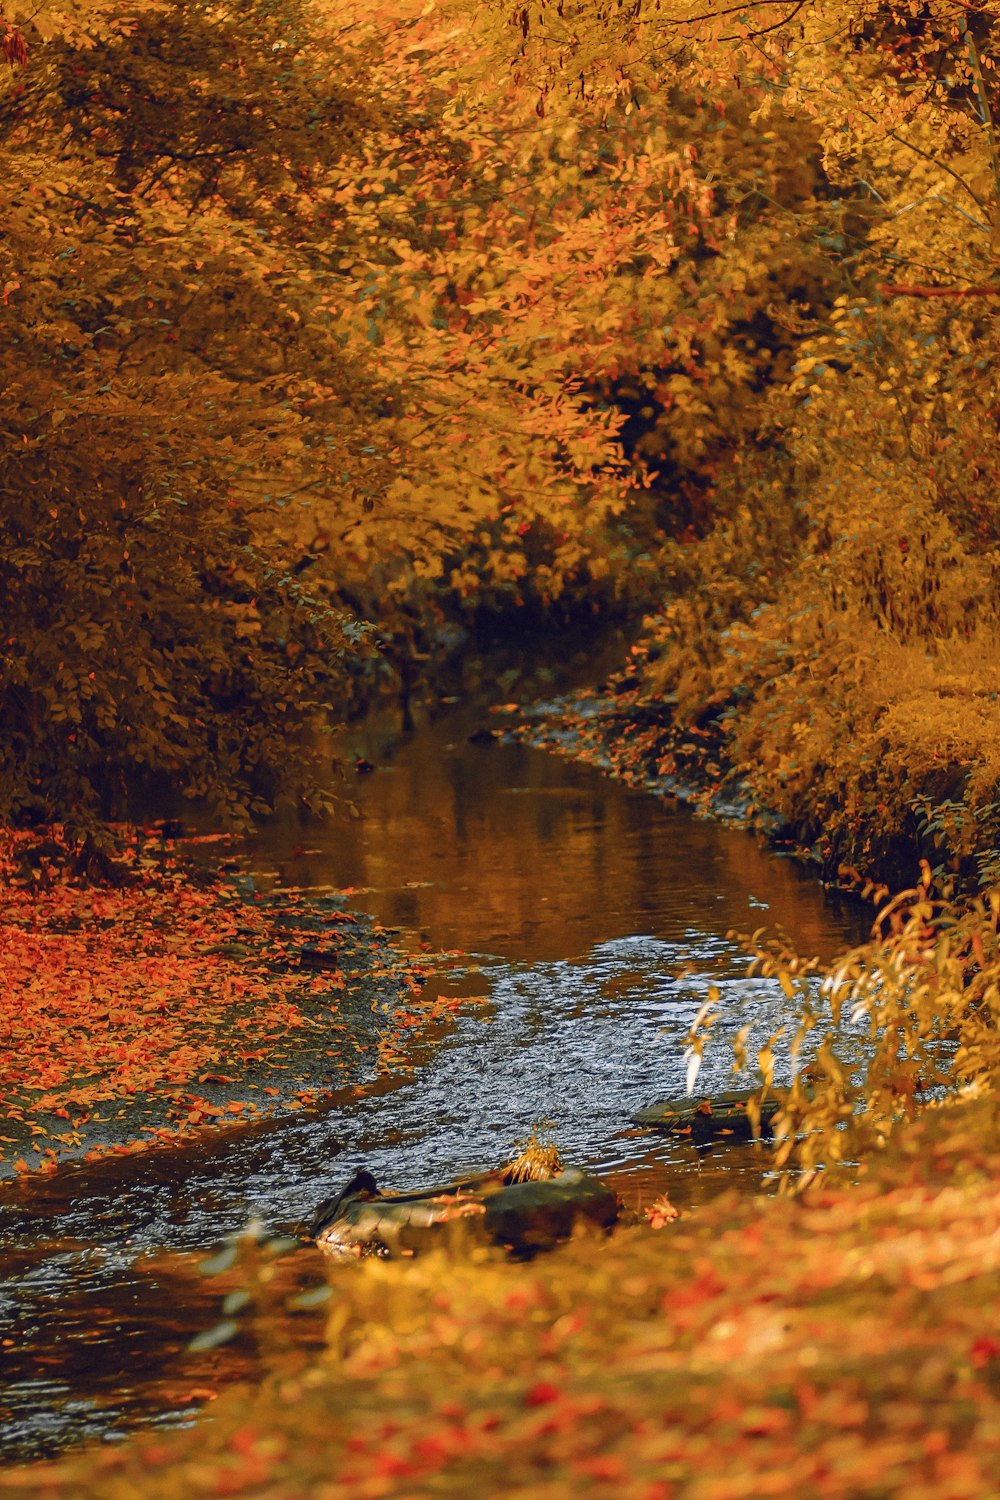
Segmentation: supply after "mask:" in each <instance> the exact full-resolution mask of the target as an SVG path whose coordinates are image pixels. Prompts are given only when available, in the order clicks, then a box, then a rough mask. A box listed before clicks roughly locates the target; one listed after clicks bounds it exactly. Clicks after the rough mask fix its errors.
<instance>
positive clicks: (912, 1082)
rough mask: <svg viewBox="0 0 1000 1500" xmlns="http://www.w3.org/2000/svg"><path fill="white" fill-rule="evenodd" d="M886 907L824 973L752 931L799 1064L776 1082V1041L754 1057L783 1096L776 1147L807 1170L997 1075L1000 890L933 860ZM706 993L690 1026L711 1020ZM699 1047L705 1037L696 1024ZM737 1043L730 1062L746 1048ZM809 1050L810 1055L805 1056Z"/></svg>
mask: <svg viewBox="0 0 1000 1500" xmlns="http://www.w3.org/2000/svg"><path fill="white" fill-rule="evenodd" d="M924 870H925V880H924V883H922V884H921V885H920V886H919V887H918V888H916V889H914V890H908V891H903V892H901V893H899V894H898V895H897V896H895V897H893V898H892V900H888V899H886V893H885V892H884V890H882V891H879V892H877V893H876V895H877V896H878V898H879V899H880V902H881V904H880V909H879V912H878V915H877V917H876V920H875V924H874V926H873V929H872V936H871V939H870V940H869V941H868V942H867V943H865V944H863V945H862V946H861V947H859V948H856V949H854V950H853V951H852V952H850V953H848V954H846V955H844V956H843V957H842V958H841V959H840V960H838V962H837V964H836V965H835V966H834V967H832V968H831V969H829V970H827V971H826V972H825V973H824V974H823V977H822V979H821V980H819V978H818V972H817V971H818V966H817V964H816V962H815V960H811V961H805V960H803V959H802V958H800V957H799V956H798V955H796V954H795V953H794V951H793V950H792V949H791V948H790V946H789V945H788V943H787V941H785V940H784V939H783V938H781V937H780V936H779V937H772V938H765V936H764V935H763V933H756V934H754V936H753V938H750V939H747V940H746V943H747V947H748V949H749V951H750V953H751V955H752V961H751V965H750V973H753V974H760V975H761V976H764V977H768V978H774V979H776V980H777V981H778V983H779V984H780V985H781V987H782V989H783V991H784V992H785V994H786V996H787V997H788V999H789V1000H790V1001H792V1002H793V1006H794V1009H795V1012H796V1015H795V1017H794V1018H793V1019H792V1020H791V1021H790V1023H789V1027H788V1029H789V1031H790V1032H791V1033H792V1034H793V1039H792V1043H791V1055H792V1059H793V1066H796V1069H797V1070H796V1073H795V1076H794V1078H793V1080H792V1083H791V1085H790V1086H789V1087H787V1088H781V1087H777V1088H776V1087H775V1079H774V1050H773V1041H774V1040H775V1039H772V1042H771V1043H769V1044H768V1045H767V1046H766V1047H765V1048H764V1049H763V1050H762V1051H761V1052H760V1053H759V1054H758V1057H757V1066H758V1068H759V1070H760V1073H761V1075H762V1080H763V1088H764V1096H765V1097H766V1096H767V1095H768V1094H772V1096H774V1097H777V1099H778V1100H779V1101H780V1105H781V1108H780V1112H779V1114H778V1116H777V1117H776V1120H775V1122H774V1126H773V1129H774V1135H775V1159H776V1162H777V1164H778V1165H779V1166H782V1167H784V1166H786V1165H788V1164H789V1163H794V1165H795V1166H796V1167H797V1168H800V1169H802V1170H804V1171H806V1172H808V1171H809V1170H810V1169H812V1168H813V1167H815V1166H816V1165H817V1164H820V1165H829V1164H831V1163H836V1162H840V1161H851V1160H858V1159H859V1158H860V1159H863V1158H865V1157H866V1156H867V1155H868V1154H869V1153H870V1152H871V1151H873V1150H874V1149H877V1148H878V1147H881V1146H884V1145H885V1142H886V1140H887V1138H888V1136H889V1135H890V1133H891V1132H892V1130H893V1128H894V1127H895V1126H896V1125H897V1124H898V1123H899V1122H900V1121H903V1120H907V1119H912V1118H913V1116H914V1115H915V1114H917V1113H918V1112H919V1111H920V1110H921V1109H928V1108H933V1107H935V1106H936V1105H937V1103H939V1102H940V1100H941V1099H942V1098H947V1097H955V1096H956V1095H960V1096H962V1097H966V1098H974V1097H977V1096H981V1095H984V1094H989V1093H993V1094H995V1093H996V1091H997V1087H998V1084H1000V940H998V935H997V930H998V922H1000V891H997V890H992V891H990V892H989V893H988V894H987V895H984V896H982V897H977V898H975V899H973V900H971V901H962V902H956V901H955V900H954V899H953V898H952V897H951V896H950V895H947V894H945V895H938V894H935V893H934V891H933V889H932V887H931V885H930V870H929V868H928V867H927V866H926V865H925V867H924ZM709 1009H710V1008H709V1007H706V1011H705V1013H704V1015H703V1016H702V1017H701V1018H699V1025H698V1026H696V1028H695V1030H696V1031H700V1030H701V1028H702V1027H703V1025H704V1023H705V1022H706V1021H709V1022H710V1016H709ZM692 1041H693V1045H694V1047H695V1049H696V1055H698V1056H700V1049H701V1046H702V1044H703V1038H702V1037H693V1038H692ZM743 1050H744V1049H742V1048H738V1050H737V1057H736V1065H737V1067H744V1066H745V1065H746V1063H747V1061H748V1059H747V1058H746V1057H745V1056H743V1055H742V1054H743ZM806 1058H808V1059H809V1061H808V1065H806Z"/></svg>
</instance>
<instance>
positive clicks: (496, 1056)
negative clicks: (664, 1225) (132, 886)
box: [0, 712, 863, 1457]
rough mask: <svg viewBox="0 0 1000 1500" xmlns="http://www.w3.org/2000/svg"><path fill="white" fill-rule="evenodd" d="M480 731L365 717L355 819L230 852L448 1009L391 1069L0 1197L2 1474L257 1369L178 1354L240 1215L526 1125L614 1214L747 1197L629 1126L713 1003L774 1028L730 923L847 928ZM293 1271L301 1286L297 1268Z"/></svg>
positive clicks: (715, 1062) (786, 887)
mask: <svg viewBox="0 0 1000 1500" xmlns="http://www.w3.org/2000/svg"><path fill="white" fill-rule="evenodd" d="M475 726H476V720H475V719H474V718H472V717H470V716H469V715H467V714H465V715H463V714H462V713H457V712H455V713H451V714H444V715H442V716H441V717H439V718H438V719H437V720H436V721H434V722H431V723H429V724H426V725H423V726H422V727H421V728H420V729H419V730H418V731H417V733H416V734H414V735H412V736H410V737H403V738H400V736H399V734H398V724H397V723H396V722H395V720H394V719H393V718H392V717H390V718H389V719H387V720H385V721H384V722H381V723H379V722H377V721H373V722H372V723H371V724H370V725H369V726H368V728H367V729H366V730H365V731H364V732H363V733H360V734H358V735H355V736H354V737H353V739H352V740H351V742H350V743H349V744H348V745H347V746H346V751H347V756H348V761H349V763H352V764H353V762H354V760H355V759H356V758H363V760H364V761H365V762H367V763H368V764H370V765H371V766H372V767H373V768H374V769H372V770H370V771H367V772H366V773H364V774H361V773H353V772H352V774H351V775H350V776H349V777H348V780H347V782H346V783H345V785H344V787H343V794H344V796H345V798H346V799H348V800H350V801H352V802H353V803H354V804H355V805H356V808H357V811H358V814H359V816H357V817H347V816H345V817H344V818H342V819H340V820H339V821H338V822H337V823H335V824H333V825H330V826H326V827H315V826H311V827H303V826H301V825H299V824H298V823H293V822H286V823H275V824H274V825H273V826H271V827H270V828H268V829H265V830H264V831H263V832H262V833H261V834H260V836H259V837H258V838H256V839H255V841H254V843H253V845H251V846H250V847H249V848H248V849H247V850H246V867H247V870H248V871H249V872H251V874H250V878H251V879H252V881H253V882H254V884H255V885H256V886H257V887H259V888H260V889H264V890H266V889H269V888H273V887H280V888H290V887H299V888H303V887H304V888H323V889H329V888H330V887H335V888H337V889H344V888H350V889H351V890H352V892H353V894H352V895H351V896H350V898H349V900H350V903H351V905H352V906H353V907H354V908H355V909H357V910H359V911H363V912H367V913H370V914H371V916H372V917H373V918H374V919H376V920H377V921H378V922H380V923H382V924H384V925H385V926H387V927H389V928H391V929H394V930H395V932H396V933H397V941H398V942H399V943H400V944H402V945H404V946H406V947H409V948H411V949H413V950H415V951H418V952H423V953H425V954H426V955H427V959H428V964H429V965H431V967H432V972H431V973H430V974H429V977H428V993H429V994H434V993H439V994H454V995H463V996H466V997H468V1000H467V1004H465V1005H464V1006H462V1007H461V1008H460V1009H459V1010H458V1011H457V1013H456V1015H455V1017H454V1019H453V1020H452V1021H450V1022H449V1023H448V1024H447V1025H446V1026H444V1027H443V1028H442V1029H441V1031H440V1034H439V1035H438V1037H437V1039H436V1040H435V1041H434V1042H433V1044H432V1045H424V1044H422V1045H420V1046H418V1047H417V1048H416V1050H415V1051H414V1053H413V1055H412V1057H411V1058H410V1059H409V1060H410V1062H411V1063H413V1064H414V1068H413V1071H412V1072H406V1071H405V1070H404V1071H401V1072H400V1073H399V1074H398V1076H396V1077H395V1078H393V1079H389V1080H385V1081H384V1082H383V1083H382V1084H381V1085H380V1086H379V1087H377V1088H373V1089H372V1090H371V1091H370V1092H368V1093H367V1094H366V1095H364V1096H363V1097H360V1098H357V1099H353V1100H350V1101H347V1102H344V1103H342V1104H341V1105H340V1106H338V1107H335V1108H332V1109H330V1110H328V1111H323V1112H319V1113H314V1114H311V1115H309V1116H308V1117H302V1118H295V1117H292V1118H289V1119H285V1120H281V1121H276V1122H272V1123H268V1124H265V1125H258V1126H255V1127H253V1128H251V1129H246V1130H236V1131H233V1132H231V1133H230V1134H229V1135H227V1136H226V1137H224V1138H216V1139H214V1140H212V1139H210V1140H208V1141H207V1142H206V1143H204V1144H202V1145H199V1146H198V1147H188V1148H185V1149H183V1150H177V1151H165V1152H157V1153H152V1154H150V1155H147V1156H145V1157H139V1158H133V1159H127V1160H124V1161H122V1160H116V1161H113V1162H104V1163H99V1164H95V1165H90V1166H81V1167H73V1168H67V1169H63V1170H61V1171H60V1172H58V1173H56V1174H55V1175H54V1176H53V1177H51V1178H49V1179H46V1180H44V1181H38V1182H35V1181H22V1182H19V1183H16V1184H10V1185H8V1186H6V1187H4V1189H3V1191H2V1194H0V1272H2V1275H3V1281H2V1290H0V1338H2V1340H3V1342H2V1345H0V1352H2V1353H3V1355H4V1382H3V1394H2V1396H0V1444H2V1445H3V1451H4V1452H5V1453H6V1455H7V1456H8V1457H27V1456H31V1455H35V1454H44V1453H49V1452H52V1451H54V1450H55V1449H56V1448H57V1447H58V1446H59V1445H60V1444H62V1443H65V1442H66V1441H69V1440H78V1439H79V1438H81V1437H84V1436H96V1437H100V1438H104V1439H110V1438H112V1437H114V1436H115V1435H116V1434H119V1433H121V1432H123V1431H125V1430H127V1429H128V1428H129V1427H130V1426H131V1425H133V1424H134V1423H135V1422H137V1421H140V1420H144V1421H148V1420H160V1421H162V1420H166V1421H176V1420H178V1419H179V1417H182V1416H183V1415H184V1414H185V1413H186V1412H189V1411H191V1410H193V1409H194V1407H196V1406H197V1405H198V1404H199V1402H200V1401H201V1400H203V1399H204V1396H205V1393H206V1391H207V1390H208V1389H210V1388H211V1387H212V1386H213V1383H216V1384H217V1382H218V1381H219V1380H222V1379H227V1378H230V1377H231V1376H232V1375H233V1374H234V1373H240V1372H241V1371H243V1372H245V1371H246V1370H248V1369H252V1367H253V1360H254V1351H253V1348H252V1347H251V1344H248V1343H247V1341H245V1340H244V1341H243V1342H242V1343H237V1345H236V1346H233V1347H230V1348H227V1349H225V1350H222V1351H218V1352H216V1353H215V1354H213V1355H208V1356H200V1357H199V1356H194V1355H191V1354H188V1353H186V1352H185V1346H186V1343H187V1341H188V1339H189V1338H190V1336H191V1334H192V1333H194V1332H196V1331H197V1330H198V1329H200V1328H203V1327H204V1326H205V1325H206V1323H207V1322H211V1320H212V1318H213V1316H214V1297H215V1288H214V1287H213V1285H212V1283H205V1282H204V1281H202V1280H200V1279H199V1278H198V1277H197V1275H196V1274H195V1271H194V1261H193V1258H192V1257H193V1253H194V1252H196V1251H201V1250H203V1249H204V1248H205V1247H209V1248H210V1247H211V1246H212V1245H213V1244H214V1243H215V1242H217V1241H218V1240H219V1238H220V1237H221V1236H224V1235H226V1234H229V1233H231V1232H234V1231H237V1230H239V1229H240V1228H241V1227H243V1226H245V1225H246V1223H247V1221H248V1219H250V1218H251V1217H254V1216H257V1217H259V1218H261V1219H262V1220H264V1221H265V1222H266V1223H267V1224H268V1225H271V1226H274V1227H275V1228H277V1227H278V1226H282V1225H287V1224H290V1223H292V1222H294V1221H296V1220H298V1219H300V1218H302V1217H303V1216H307V1215H308V1213H309V1211H310V1209H311V1208H312V1206H313V1205H314V1204H315V1203H316V1202H317V1201H318V1200H319V1199H320V1198H322V1197H323V1196H325V1195H326V1194H327V1193H328V1192H329V1191H330V1190H331V1187H332V1186H334V1185H335V1184H337V1183H338V1182H340V1181H343V1180H344V1179H345V1178H346V1177H348V1176H350V1175H351V1174H352V1173H353V1171H354V1170H355V1168H356V1167H357V1166H360V1165H361V1164H365V1165H367V1166H368V1167H369V1168H370V1169H371V1170H372V1171H374V1173H375V1175H376V1177H377V1178H378V1179H379V1181H380V1182H382V1183H383V1184H384V1185H385V1186H387V1187H410V1186H414V1185H418V1184H421V1183H428V1182H433V1181H435V1180H439V1179H444V1178H447V1177H450V1176H451V1175H453V1174H455V1173H458V1172H466V1171H471V1170H479V1169H482V1168H484V1167H487V1166H490V1165H493V1164H497V1163H500V1162H502V1161H504V1160H505V1159H507V1158H508V1157H509V1155H510V1153H511V1151H512V1150H513V1149H514V1148H515V1147H516V1145H517V1143H518V1142H519V1141H522V1140H524V1139H525V1138H526V1136H527V1135H528V1134H529V1133H530V1131H531V1130H532V1129H533V1128H535V1127H536V1126H538V1125H539V1124H540V1122H546V1121H548V1122H551V1126H550V1133H551V1137H552V1139H553V1140H554V1141H555V1142H556V1144H557V1145H558V1146H559V1148H560V1150H561V1151H562V1153H563V1156H564V1158H565V1159H567V1160H570V1161H573V1162H578V1163H580V1164H582V1165H586V1166H589V1167H591V1168H593V1169H594V1170H597V1171H600V1172H602V1173H605V1174H607V1175H609V1176H610V1177H611V1178H612V1179H613V1181H614V1182H615V1184H616V1186H617V1187H618V1190H619V1191H620V1193H621V1194H622V1196H623V1198H624V1200H625V1202H626V1204H627V1205H628V1206H629V1207H631V1208H633V1209H635V1208H641V1207H643V1206H644V1205H645V1204H648V1203H649V1202H651V1201H652V1199H653V1198H654V1197H655V1196H657V1194H658V1193H660V1192H663V1191H669V1193H670V1195H671V1197H672V1198H673V1199H674V1200H675V1201H676V1202H678V1203H680V1204H682V1205H684V1204H691V1203H695V1202H698V1201H700V1200H702V1199H704V1198H705V1197H706V1196H709V1195H711V1194H713V1193H714V1192H716V1191H718V1190H719V1188H720V1186H722V1185H724V1184H726V1183H727V1182H731V1181H734V1180H735V1181H740V1180H742V1181H744V1182H745V1183H747V1184H749V1185H754V1186H756V1185H758V1184H759V1180H760V1163H759V1161H758V1160H757V1158H755V1157H754V1155H753V1154H752V1153H751V1152H748V1151H745V1152H742V1153H733V1152H728V1153H727V1152H719V1151H717V1152H714V1153H709V1154H708V1155H704V1154H699V1153H698V1152H696V1151H695V1150H694V1149H693V1148H692V1147H690V1146H689V1145H687V1144H686V1143H685V1142H684V1141H683V1140H678V1139H675V1138H669V1137H657V1136H654V1135H651V1134H650V1133H648V1132H645V1131H638V1130H635V1129H634V1128H633V1127H632V1125H631V1115H632V1113H633V1112H634V1111H635V1110H636V1109H638V1108H640V1107H641V1106H643V1105H644V1104H647V1103H649V1102H650V1101H651V1100H652V1099H654V1098H656V1097H659V1096H664V1095H671V1094H674V1095H676V1094H681V1093H683V1067H684V1065H683V1058H682V1038H683V1036H684V1034H685V1032H686V1031H687V1028H688V1027H689V1025H690V1023H691V1020H692V1018H693V1016H694V1014H695V1013H696V1011H697V1009H698V1007H699V1006H700V1004H701V1003H702V1000H703V999H704V998H705V993H706V989H707V986H708V984H709V982H714V983H717V984H718V985H719V987H720V989H721V990H722V992H723V994H725V995H726V996H728V997H730V998H734V999H738V1000H740V1001H741V1002H742V1003H743V1005H744V1009H745V1016H744V1018H745V1019H752V1020H753V1022H754V1026H755V1035H757V1036H759V1038H760V1040H761V1041H763V1040H765V1039H766V1037H767V1036H769V1035H770V1034H771V1033H772V1032H773V1031H775V1030H777V1029H778V1028H779V1027H780V1025H781V1022H782V1019H783V1016H784V1013H785V1010H784V1007H785V1002H784V1000H783V998H782V996H781V993H780V990H778V989H777V987H776V986H774V985H772V984H771V983H769V982H767V981H763V980H748V979H746V978H745V977H744V974H745V959H744V958H743V955H742V952H741V950H740V949H739V947H738V945H737V944H736V943H734V942H733V941H732V940H731V939H729V938H727V936H726V934H727V932H728V931H729V930H730V929H731V928H736V929H739V930H751V929H753V928H756V927H760V926H763V925H774V924H780V925H781V926H782V927H784V928H785V929H786V930H787V931H788V932H789V934H790V935H791V936H792V937H793V938H794V940H795V941H796V942H797V944H798V945H799V946H800V948H801V949H805V950H809V951H810V952H813V951H815V952H817V953H820V954H822V955H824V956H827V957H832V956H833V955H834V953H835V952H836V951H838V950H839V949H841V948H843V947H845V946H848V945H850V944H852V943H854V942H855V941H856V940H857V939H858V937H859V936H860V934H861V930H862V926H863V922H862V919H861V918H860V917H859V915H858V913H857V912H856V911H855V910H854V909H851V908H848V909H840V910H838V909H836V908H834V907H832V906H831V905H829V904H828V903H827V902H826V901H825V900H824V898H823V895H822V893H821V891H820V889H819V886H818V885H817V883H816V882H815V881H814V880H813V879H811V878H810V877H809V876H808V875H807V874H805V873H803V872H802V871H801V870H800V869H798V868H797V867H796V866H795V865H793V864H792V863H791V862H789V861H788V860H784V859H780V858H777V857H775V856H774V855H773V854H770V853H768V852H767V851H766V850H765V849H763V848H762V847H761V846H760V845H759V844H758V842H757V841H756V839H755V838H754V837H752V836H751V835H749V834H747V833H746V832H743V831H741V830H739V829H734V828H728V827H724V826H721V825H719V824H717V823H713V822H710V821H705V820H698V819H696V818H694V817H693V816H692V815H691V814H690V813H689V812H688V811H687V810H686V809H685V808H683V807H680V806H677V805H673V804H670V803H666V802H658V801H655V800H654V799H652V798H651V797H649V796H648V795H647V794H644V793H641V792H638V791H634V790H630V789H628V788H627V787H625V786H624V785H623V784H621V783H618V782H614V781H611V780H610V779H608V778H606V777H604V776H602V775H601V774H599V773H598V772H597V771H594V770H592V769H590V768H588V767H586V766H584V765H578V764H574V763H573V762H571V761H569V760H565V759H562V758H559V757H556V756H553V755H548V754H546V753H544V752H541V751H538V750H534V749H531V748H528V747H525V746H522V745H507V744H502V743H497V742H488V743H473V742H471V741H470V739H469V735H470V733H471V732H472V731H473V729H474V728H475ZM370 1024H372V1025H376V1024H377V1021H376V1019H375V1018H372V1020H371V1023H370ZM729 1067H730V1063H729V1057H728V1054H727V1052H726V1049H725V1047H720V1048H719V1049H718V1050H717V1052H716V1053H714V1054H710V1056H709V1059H708V1061H707V1062H706V1065H705V1069H704V1074H703V1080H702V1081H703V1083H704V1086H705V1087H706V1089H707V1090H708V1091H709V1092H711V1091H714V1090H721V1089H723V1088H726V1087H729V1086H731V1078H730V1076H729ZM293 1259H294V1258H293ZM296 1263H297V1265H298V1266H299V1270H298V1271H295V1272H294V1273H291V1274H296V1275H299V1274H301V1275H302V1276H304V1277H306V1278H307V1279H308V1277H310V1276H312V1277H315V1276H316V1275H317V1274H318V1270H317V1266H316V1264H315V1260H314V1256H313V1252H309V1251H306V1252H304V1253H303V1256H302V1257H299V1258H298V1259H297V1262H296ZM312 1336H315V1327H314V1328H313V1335H312ZM251 1343H252V1341H251Z"/></svg>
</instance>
